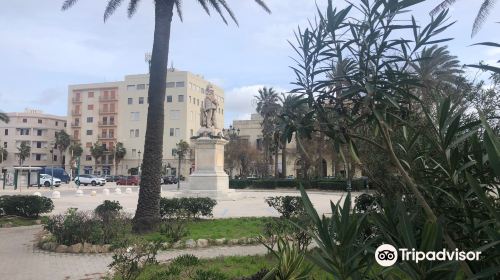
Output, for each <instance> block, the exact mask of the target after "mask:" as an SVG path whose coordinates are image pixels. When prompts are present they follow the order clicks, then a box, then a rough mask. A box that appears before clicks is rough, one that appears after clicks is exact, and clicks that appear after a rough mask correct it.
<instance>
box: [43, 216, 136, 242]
mask: <svg viewBox="0 0 500 280" xmlns="http://www.w3.org/2000/svg"><path fill="white" fill-rule="evenodd" d="M129 224H130V219H129V218H128V217H127V216H126V215H124V214H123V215H117V216H115V217H114V218H112V219H107V220H103V219H101V218H99V217H97V216H95V215H94V213H93V212H90V211H77V209H76V208H70V209H68V211H67V212H66V213H64V214H58V215H54V216H52V217H49V219H48V220H47V223H46V224H45V225H44V228H45V229H46V230H47V231H49V232H50V233H51V234H52V235H53V236H54V237H55V238H56V241H57V243H59V244H64V245H68V246H69V245H73V244H76V243H84V242H87V243H92V244H110V243H112V242H113V241H115V240H116V239H117V238H118V237H120V236H122V235H124V234H125V232H126V230H127V228H128V226H129Z"/></svg>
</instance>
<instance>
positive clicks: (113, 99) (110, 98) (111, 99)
mask: <svg viewBox="0 0 500 280" xmlns="http://www.w3.org/2000/svg"><path fill="white" fill-rule="evenodd" d="M99 101H100V102H112V101H118V97H116V96H114V97H113V96H108V97H104V96H99Z"/></svg>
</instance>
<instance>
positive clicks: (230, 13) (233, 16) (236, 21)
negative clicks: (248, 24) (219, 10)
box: [219, 0, 239, 26]
mask: <svg viewBox="0 0 500 280" xmlns="http://www.w3.org/2000/svg"><path fill="white" fill-rule="evenodd" d="M219 2H220V4H221V5H222V7H224V9H225V10H226V12H227V13H228V14H229V16H230V17H231V19H233V21H234V23H236V25H238V26H239V23H238V20H237V19H236V16H235V15H234V13H233V11H232V10H231V8H230V7H229V5H228V4H227V2H226V0H219Z"/></svg>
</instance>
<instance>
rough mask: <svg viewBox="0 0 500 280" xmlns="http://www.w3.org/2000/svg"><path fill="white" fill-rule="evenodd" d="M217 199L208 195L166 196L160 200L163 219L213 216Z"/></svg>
mask: <svg viewBox="0 0 500 280" xmlns="http://www.w3.org/2000/svg"><path fill="white" fill-rule="evenodd" d="M215 205H217V201H215V200H214V199H211V198H208V197H183V198H165V197H162V198H161V200H160V215H161V217H162V218H163V219H173V218H185V219H191V218H200V217H212V216H213V208H214V207H215Z"/></svg>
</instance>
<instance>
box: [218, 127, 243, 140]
mask: <svg viewBox="0 0 500 280" xmlns="http://www.w3.org/2000/svg"><path fill="white" fill-rule="evenodd" d="M222 133H223V134H224V135H226V134H227V135H228V136H229V139H230V140H232V139H236V138H237V137H238V136H239V135H240V129H239V128H238V129H236V128H234V127H233V126H232V125H230V126H229V128H223V129H222Z"/></svg>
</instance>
